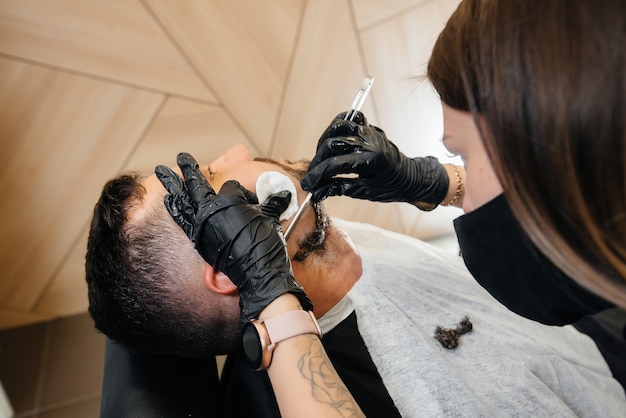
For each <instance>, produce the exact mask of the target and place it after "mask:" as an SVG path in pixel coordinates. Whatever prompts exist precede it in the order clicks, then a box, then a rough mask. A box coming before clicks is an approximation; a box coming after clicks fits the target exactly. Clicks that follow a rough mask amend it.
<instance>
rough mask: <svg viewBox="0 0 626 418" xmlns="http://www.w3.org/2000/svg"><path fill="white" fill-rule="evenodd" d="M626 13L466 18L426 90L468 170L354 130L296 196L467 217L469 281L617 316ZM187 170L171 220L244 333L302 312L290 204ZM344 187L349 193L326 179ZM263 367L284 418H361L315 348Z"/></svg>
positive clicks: (304, 302) (497, 6) (445, 38)
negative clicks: (221, 285) (238, 312)
mask: <svg viewBox="0 0 626 418" xmlns="http://www.w3.org/2000/svg"><path fill="white" fill-rule="evenodd" d="M625 12H626V9H625V8H624V7H623V3H622V1H621V0H596V1H593V2H591V1H589V0H550V1H545V0H502V1H497V0H465V1H463V2H461V4H460V6H459V8H458V9H457V10H456V11H455V13H454V14H453V15H452V17H451V18H450V20H449V21H448V23H447V25H446V27H445V29H444V30H443V32H442V33H441V35H440V36H439V38H438V40H437V42H436V45H435V47H434V50H433V53H432V57H431V60H430V63H429V66H428V77H429V78H430V80H431V81H432V83H433V85H434V86H435V88H436V90H437V91H438V93H439V94H440V96H441V100H442V102H443V109H444V125H445V126H444V144H445V146H446V147H447V148H448V149H449V150H450V151H451V152H453V153H455V154H459V155H460V156H461V157H462V158H463V161H464V165H465V167H464V169H462V168H461V167H454V166H449V165H448V166H443V165H441V164H439V163H438V161H437V160H436V159H434V158H432V157H426V158H408V157H407V156H405V155H403V154H402V153H401V152H400V151H399V150H398V149H397V148H396V147H395V146H394V145H393V143H391V142H390V141H389V140H388V139H387V138H386V136H385V134H384V132H383V131H381V130H380V129H378V128H376V127H373V126H370V125H368V124H367V122H366V120H365V118H364V117H363V116H362V115H359V117H358V118H357V119H356V120H355V121H354V122H350V121H344V120H341V119H340V118H338V119H335V120H334V121H333V122H332V123H331V125H330V126H329V127H328V129H327V130H326V131H325V132H324V134H323V136H322V137H321V138H320V141H319V144H318V150H317V154H316V156H315V158H314V160H313V162H312V164H311V166H310V169H309V172H308V173H307V175H306V177H305V178H304V179H303V182H302V186H303V188H305V189H306V190H310V191H312V192H313V196H314V200H318V201H319V200H321V199H324V198H326V197H328V196H332V195H347V196H352V197H356V198H362V199H368V200H373V201H383V202H389V201H404V202H409V203H412V204H415V205H416V206H417V207H419V208H421V209H425V210H431V209H434V208H435V207H436V206H437V205H439V204H448V205H457V206H462V207H463V208H464V209H465V211H466V212H467V213H466V214H465V215H463V216H462V217H460V218H459V219H457V220H456V221H455V228H456V231H457V235H458V237H459V243H460V246H461V250H462V253H463V257H464V259H465V262H466V264H467V266H468V268H469V270H470V272H471V273H472V274H473V275H474V277H475V278H476V280H478V281H479V282H480V283H481V284H482V285H483V286H484V287H485V288H487V289H488V290H489V291H490V292H491V293H492V294H493V295H494V296H495V297H496V298H498V299H499V300H500V301H501V302H502V303H503V304H505V305H506V306H508V307H509V308H510V309H512V310H513V311H515V312H517V313H519V314H521V315H524V316H527V317H529V318H532V319H534V320H537V321H541V322H544V323H547V324H559V325H560V324H566V323H571V322H573V321H576V320H578V319H579V318H582V317H584V316H586V315H589V314H592V313H595V312H599V311H602V310H603V309H607V308H610V307H612V306H621V307H626V182H625V179H626V129H625V123H626V74H625V69H626V52H625V51H626V49H625V48H624V47H623V46H624V41H625V40H626V25H625V24H624V22H626V16H625ZM409 116H410V115H407V117H409ZM194 164H195V161H193V160H192V159H191V160H190V159H189V158H188V157H184V158H182V160H179V165H181V168H182V171H183V176H184V177H185V181H184V182H182V181H181V180H180V179H179V178H178V177H177V176H176V175H175V174H173V173H171V174H167V173H161V176H160V178H161V181H162V182H163V183H164V185H165V186H166V188H167V189H168V191H169V192H170V195H168V196H166V206H167V207H168V210H169V211H170V213H171V214H172V216H173V217H174V219H175V220H176V221H177V222H178V223H179V225H181V226H182V227H183V229H184V230H185V231H186V232H187V235H188V236H189V237H190V238H191V239H192V240H193V241H194V242H195V243H196V248H197V249H198V251H199V252H200V254H202V255H203V257H204V258H205V260H206V261H207V262H208V263H209V264H212V265H214V266H215V267H216V268H218V269H219V270H221V271H223V272H225V273H226V274H227V275H228V276H229V277H230V278H231V279H232V280H233V281H234V282H235V284H237V286H238V288H239V291H240V300H241V302H240V303H241V306H242V322H244V323H247V321H248V320H250V319H254V318H257V317H259V315H260V316H261V317H263V318H266V317H267V318H272V317H278V316H280V315H283V314H284V313H285V312H291V311H293V310H300V309H302V308H304V309H310V302H309V301H308V298H306V295H304V292H303V291H302V289H301V288H300V287H299V286H298V285H297V283H296V282H295V280H294V279H293V277H292V274H291V271H290V268H289V261H288V258H287V256H286V252H285V251H284V241H283V240H282V235H281V233H280V227H279V224H278V221H277V219H276V218H277V216H278V214H279V213H280V212H281V209H282V208H283V207H284V205H285V204H286V203H285V196H284V195H283V194H277V195H275V196H272V197H270V199H269V200H268V201H267V202H265V203H263V204H261V205H259V204H257V202H256V198H255V197H254V196H253V195H251V194H250V193H249V192H247V191H246V190H245V189H242V188H241V187H239V186H238V185H237V184H235V183H226V184H227V185H229V186H228V187H226V186H225V187H223V188H222V190H221V191H220V193H218V194H215V193H214V191H213V190H212V189H211V188H210V186H209V185H208V183H207V182H206V180H205V179H204V177H203V176H202V174H201V173H200V172H199V170H197V165H194ZM345 173H355V174H358V178H356V179H355V178H335V176H336V175H337V174H345ZM248 328H249V327H248ZM285 328H288V326H285ZM245 332H246V331H245V329H244V335H245ZM244 345H245V344H244ZM621 358H625V357H624V356H622V357H621ZM305 360H306V361H305ZM271 361H272V362H271V366H270V367H269V368H268V373H269V376H270V379H271V381H272V385H273V387H274V391H275V393H276V397H277V400H278V404H279V406H280V408H281V412H282V413H283V416H307V414H308V416H334V415H333V414H335V415H336V416H358V415H359V414H360V411H359V410H358V406H357V405H356V404H355V403H354V400H353V399H352V398H351V396H350V394H349V393H348V392H347V390H346V388H345V386H343V384H342V383H341V381H340V379H339V378H338V377H337V375H336V373H334V370H333V369H332V366H331V365H330V362H329V361H328V359H327V358H326V356H325V353H324V351H323V347H322V345H321V343H320V341H319V339H318V338H317V337H316V336H315V335H314V332H310V333H304V334H300V335H298V336H295V337H293V338H288V339H285V340H284V341H281V342H280V343H279V344H278V345H277V346H276V347H275V348H274V350H273V358H272V360H271ZM622 361H623V360H622Z"/></svg>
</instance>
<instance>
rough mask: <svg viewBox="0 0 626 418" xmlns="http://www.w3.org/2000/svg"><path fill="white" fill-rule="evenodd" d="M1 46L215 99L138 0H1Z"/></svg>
mask: <svg viewBox="0 0 626 418" xmlns="http://www.w3.org/2000/svg"><path fill="white" fill-rule="evenodd" d="M0 51H1V52H2V53H4V54H8V55H11V56H14V57H19V58H23V59H27V60H30V61H35V62H38V63H45V64H47V65H51V66H54V67H60V68H63V69H67V70H69V71H72V72H84V73H88V74H92V75H94V76H98V77H102V78H105V79H108V80H114V81H116V82H121V83H127V84H132V85H136V86H141V87H145V88H147V89H152V90H155V91H159V92H172V93H174V94H178V95H182V96H187V97H193V98H196V99H200V100H206V101H210V102H215V101H216V99H215V96H214V95H213V93H212V92H211V91H210V89H209V88H208V87H207V86H206V84H204V83H203V81H202V79H201V78H200V77H198V74H197V73H196V72H195V70H194V68H193V67H192V66H191V65H190V64H189V63H188V62H187V61H186V57H184V56H183V55H182V54H181V52H180V50H179V49H177V47H176V45H174V44H173V43H172V41H171V40H170V39H169V38H168V37H167V36H166V34H165V33H163V31H162V30H161V28H160V27H159V25H158V23H157V22H155V21H154V19H153V18H152V16H150V14H149V13H148V12H147V11H146V9H145V8H144V7H143V6H142V4H141V3H140V2H139V1H138V0H44V1H42V0H2V1H1V2H0Z"/></svg>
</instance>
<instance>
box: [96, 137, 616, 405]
mask: <svg viewBox="0 0 626 418" xmlns="http://www.w3.org/2000/svg"><path fill="white" fill-rule="evenodd" d="M202 168H203V172H204V174H205V176H206V177H207V179H208V180H209V182H210V183H211V185H212V186H213V188H214V189H215V190H219V189H220V187H221V185H222V184H223V183H224V182H225V181H227V180H230V179H235V180H238V181H239V182H240V183H241V184H242V185H243V186H244V187H246V188H247V189H248V190H252V191H254V190H255V186H256V182H257V179H258V177H259V175H261V174H262V173H264V172H267V171H276V172H279V173H281V174H284V175H286V176H288V177H289V178H290V179H291V180H292V181H293V182H294V185H295V187H296V190H297V195H298V201H299V202H300V201H302V199H303V198H304V196H305V193H304V192H303V191H302V189H301V188H300V186H299V178H300V177H301V176H302V175H303V174H304V170H305V169H306V163H304V162H297V163H289V162H284V161H280V162H279V161H270V160H264V159H262V160H253V159H250V157H249V156H248V154H247V152H246V150H245V148H243V147H241V146H238V147H234V148H231V149H230V150H228V151H226V152H225V153H224V154H223V155H222V156H220V157H219V158H218V159H216V160H215V161H213V162H211V163H210V164H209V165H207V166H204V167H202ZM165 193H166V191H165V189H164V188H163V187H162V186H161V183H160V182H159V181H158V180H157V179H156V177H155V176H154V175H151V176H147V177H143V178H142V177H139V176H136V175H123V176H119V177H117V178H115V179H113V180H111V181H110V182H109V183H107V185H105V187H104V190H103V192H102V195H101V197H100V199H99V201H98V203H97V204H96V207H95V209H94V217H93V220H92V225H91V229H90V235H89V243H88V251H87V258H86V271H87V282H88V286H89V301H90V313H91V315H92V317H93V318H94V322H95V324H96V327H97V328H98V329H99V330H101V331H102V332H103V333H105V334H106V335H108V336H109V337H110V338H111V339H113V340H114V341H117V342H118V343H120V344H122V345H124V346H125V347H127V348H128V349H131V350H134V351H149V352H156V353H162V354H173V355H178V356H184V357H206V356H212V355H216V354H228V353H236V352H237V350H238V348H239V346H240V340H241V336H240V333H239V329H238V325H239V317H240V309H239V306H238V295H237V291H236V287H235V286H234V285H233V283H232V282H231V281H230V280H229V278H228V277H226V276H225V275H224V274H223V273H221V272H218V271H215V270H214V269H213V267H212V266H210V265H208V264H207V263H205V262H204V260H203V259H202V257H200V255H199V254H198V253H197V252H196V250H195V248H194V247H193V244H192V243H191V242H190V241H189V240H188V238H187V236H186V235H185V233H184V232H183V231H182V230H181V229H180V228H179V227H178V226H177V225H176V224H175V223H174V221H173V220H172V219H171V218H170V215H169V214H168V213H167V210H166V209H165V207H164V205H163V197H164V195H165ZM290 221H291V219H287V220H285V221H283V230H284V229H286V227H287V226H288V225H289V222H290ZM335 224H341V225H342V227H343V229H345V230H348V231H349V232H350V233H349V235H350V237H352V238H353V240H351V239H350V238H349V237H348V235H346V233H345V232H343V231H342V230H340V229H338V228H336V227H335V226H334V225H335ZM352 241H354V242H356V247H355V245H354V244H353V242H352ZM287 250H288V253H289V255H290V258H291V261H292V268H293V272H294V276H295V278H296V279H297V280H298V282H299V283H300V285H302V287H303V288H304V290H305V292H306V293H307V295H308V296H309V298H310V299H311V300H312V302H313V304H314V306H315V308H314V313H315V315H316V317H317V318H319V322H320V326H321V327H322V331H323V332H324V334H325V336H324V337H323V339H322V342H323V344H324V346H325V348H326V351H327V352H328V354H329V357H330V359H331V361H332V362H333V365H334V366H335V368H336V369H337V370H338V372H339V374H340V376H341V378H342V379H343V380H344V383H346V386H347V387H348V389H349V390H350V391H351V392H352V394H353V395H354V397H355V399H356V400H357V402H358V403H359V405H360V406H361V408H362V409H363V411H364V412H365V414H366V415H367V416H398V415H399V414H401V415H402V416H414V415H416V414H417V413H418V412H419V413H420V414H422V415H427V416H433V415H446V416H448V415H467V414H471V415H493V414H496V415H497V414H503V415H511V414H515V415H520V414H522V415H536V414H541V415H556V416H559V415H579V416H598V415H601V416H611V415H617V414H618V413H619V411H623V410H624V408H626V401H625V399H624V392H623V390H622V388H621V386H619V384H618V383H617V382H616V381H615V380H614V379H613V378H612V377H611V374H610V372H609V370H608V368H607V366H606V363H605V362H604V360H603V359H602V357H601V355H600V354H599V352H598V350H597V348H596V347H595V345H594V344H593V342H592V341H591V340H589V339H588V338H587V337H585V336H584V335H582V334H580V333H578V332H577V331H576V330H574V329H573V328H571V327H563V328H558V327H547V326H543V325H540V324H537V323H534V322H532V321H529V320H526V319H523V318H521V317H519V316H517V315H515V314H513V313H511V312H509V311H508V310H506V308H504V307H502V306H501V305H500V304H499V303H498V302H497V301H495V300H494V299H492V298H491V296H490V295H489V294H488V293H487V292H485V291H484V290H483V289H482V288H481V287H480V286H479V285H478V284H476V282H475V281H474V280H473V279H472V278H471V276H470V275H469V273H468V272H467V271H466V269H465V267H464V265H463V262H462V260H461V259H460V258H459V257H456V256H454V255H451V254H448V253H446V252H443V251H441V250H438V249H435V248H433V247H431V246H430V245H428V244H425V243H423V242H420V241H418V240H414V239H412V238H409V237H406V236H403V235H398V234H394V233H390V232H387V231H382V230H379V229H377V228H373V227H370V226H367V225H362V224H353V223H346V222H341V221H336V222H331V221H330V220H329V219H328V217H327V216H326V213H325V212H324V209H323V207H322V205H321V204H317V205H313V206H311V207H309V208H308V209H307V211H306V212H305V214H304V216H303V218H302V219H301V220H300V222H298V224H297V225H296V226H295V229H294V232H293V233H292V234H291V235H290V237H289V239H288V241H287ZM465 316H468V318H469V320H470V321H471V322H472V324H473V331H472V332H471V333H468V334H465V335H463V336H462V337H460V340H459V341H460V343H459V345H458V347H457V348H456V349H454V350H449V349H447V348H444V347H443V346H442V345H441V344H440V342H439V341H438V340H437V339H435V338H434V331H435V329H436V328H437V326H442V327H449V328H454V327H455V326H456V323H458V322H459V321H460V320H461V319H462V318H463V317H465ZM225 373H226V376H225V381H226V382H227V384H228V385H229V388H231V389H232V390H229V391H228V393H230V394H234V395H235V396H234V398H229V399H227V400H226V405H227V410H228V411H230V412H231V413H232V414H233V415H237V414H244V415H245V414H250V413H253V414H254V415H255V416H278V415H277V414H278V409H277V408H275V403H274V402H269V407H267V408H266V409H264V410H262V411H260V410H259V409H258V408H259V407H260V406H259V404H258V403H255V402H254V401H255V400H267V399H269V400H270V401H271V400H273V395H272V392H271V388H268V387H267V384H268V382H267V380H266V378H265V374H264V373H265V372H252V371H250V370H247V369H245V366H243V365H242V364H241V363H240V362H239V361H238V358H237V357H236V355H235V356H234V357H233V358H232V359H231V360H230V362H229V365H228V368H227V369H226V371H225ZM312 378H314V377H312ZM243 387H247V388H250V387H252V388H254V390H252V391H251V390H244V389H242V388H243ZM264 389H269V390H267V391H264ZM240 399H245V400H247V402H241V401H240ZM261 403H262V404H263V405H265V406H267V405H268V402H261ZM246 408H248V409H246ZM396 408H397V409H396Z"/></svg>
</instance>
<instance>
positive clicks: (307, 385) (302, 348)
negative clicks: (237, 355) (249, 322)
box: [261, 294, 364, 417]
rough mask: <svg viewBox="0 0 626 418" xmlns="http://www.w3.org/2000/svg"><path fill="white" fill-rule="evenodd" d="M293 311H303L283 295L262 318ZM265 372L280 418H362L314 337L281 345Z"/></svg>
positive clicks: (304, 337) (294, 339) (293, 340)
mask: <svg viewBox="0 0 626 418" xmlns="http://www.w3.org/2000/svg"><path fill="white" fill-rule="evenodd" d="M294 309H302V308H301V307H300V305H299V303H298V300H297V298H296V297H294V296H293V295H290V294H285V295H282V296H281V297H279V298H278V299H276V300H275V301H274V302H272V303H271V304H270V305H268V306H267V307H266V308H265V310H263V312H262V313H261V316H262V317H273V316H276V315H279V314H281V313H283V312H287V311H290V310H294ZM267 372H268V375H269V377H270V380H271V382H272V386H273V388H274V393H275V395H276V400H277V401H278V406H279V408H280V411H281V414H282V416H283V417H334V416H337V417H362V416H364V415H363V413H362V411H361V409H360V408H359V406H358V405H357V403H356V401H355V400H354V398H353V397H352V394H351V393H350V392H349V391H348V389H347V388H346V386H345V385H344V383H343V382H342V381H341V379H340V378H339V376H338V375H337V372H336V371H335V369H334V367H333V366H332V364H331V362H330V360H329V359H328V356H327V355H326V352H325V351H324V347H323V346H322V342H321V340H320V339H319V338H318V337H317V336H316V335H313V334H303V335H299V336H297V337H293V338H290V339H288V340H284V341H281V342H280V343H279V344H278V345H277V346H276V349H275V350H274V353H273V358H272V363H271V365H270V367H269V368H268V369H267Z"/></svg>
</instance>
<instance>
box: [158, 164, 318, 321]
mask: <svg viewBox="0 0 626 418" xmlns="http://www.w3.org/2000/svg"><path fill="white" fill-rule="evenodd" d="M177 163H178V166H179V167H180V169H181V171H182V173H183V177H184V182H183V180H182V179H181V178H180V177H179V176H178V175H177V174H176V173H175V172H173V171H172V170H171V169H170V168H168V167H165V166H158V167H157V168H156V169H155V173H156V175H157V177H158V178H159V180H160V181H161V183H162V184H163V186H164V187H165V189H166V190H167V191H168V192H169V194H167V195H165V198H164V203H165V206H166V208H167V210H168V212H169V213H170V215H171V216H172V218H174V220H175V221H176V223H177V224H178V225H179V226H180V227H181V228H182V229H183V230H184V231H185V233H186V234H187V236H188V237H189V238H190V239H191V241H192V242H194V243H195V245H196V249H197V250H198V252H199V253H200V255H201V256H202V258H204V260H205V261H206V262H207V263H209V264H211V265H212V266H213V267H214V268H215V269H217V270H219V271H221V272H223V273H225V274H226V275H227V276H228V277H229V278H230V279H231V280H232V282H233V283H234V284H235V285H236V286H237V290H238V291H239V296H240V299H239V305H240V308H241V323H240V326H243V325H244V324H245V323H246V322H248V321H249V320H250V319H252V318H256V317H257V316H258V315H259V313H260V312H261V311H262V310H263V308H265V307H266V306H267V305H268V304H269V303H270V302H272V301H273V300H274V299H276V298H277V297H278V296H280V295H282V294H283V293H287V292H289V293H293V294H295V295H296V296H297V297H298V299H299V300H300V303H301V304H302V307H303V308H304V309H306V310H311V309H313V305H312V303H311V301H310V300H309V298H308V297H307V296H306V294H305V293H304V290H303V289H302V287H301V286H300V285H299V284H298V283H297V282H296V280H295V279H294V277H293V274H292V272H291V264H290V262H289V256H288V254H287V248H286V246H285V240H284V238H283V234H282V231H281V226H280V222H279V220H278V218H279V216H280V214H281V213H282V212H283V211H284V210H285V209H286V208H287V206H288V205H289V200H290V198H291V193H290V192H288V191H281V192H278V193H275V194H273V195H271V196H270V197H269V198H268V199H267V200H266V201H265V202H264V203H262V204H258V200H257V197H256V195H255V194H254V193H252V192H250V191H248V190H247V189H246V188H244V187H243V186H241V185H240V184H239V183H238V182H236V181H232V180H231V181H227V182H226V183H224V185H223V186H222V189H221V190H220V192H219V193H218V194H215V191H214V190H213V189H212V188H211V186H210V185H209V183H208V181H207V180H206V178H205V177H204V175H203V174H202V172H201V171H200V169H199V167H198V163H197V162H196V160H195V159H194V158H193V157H192V156H191V155H189V154H187V153H181V154H178V157H177Z"/></svg>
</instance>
